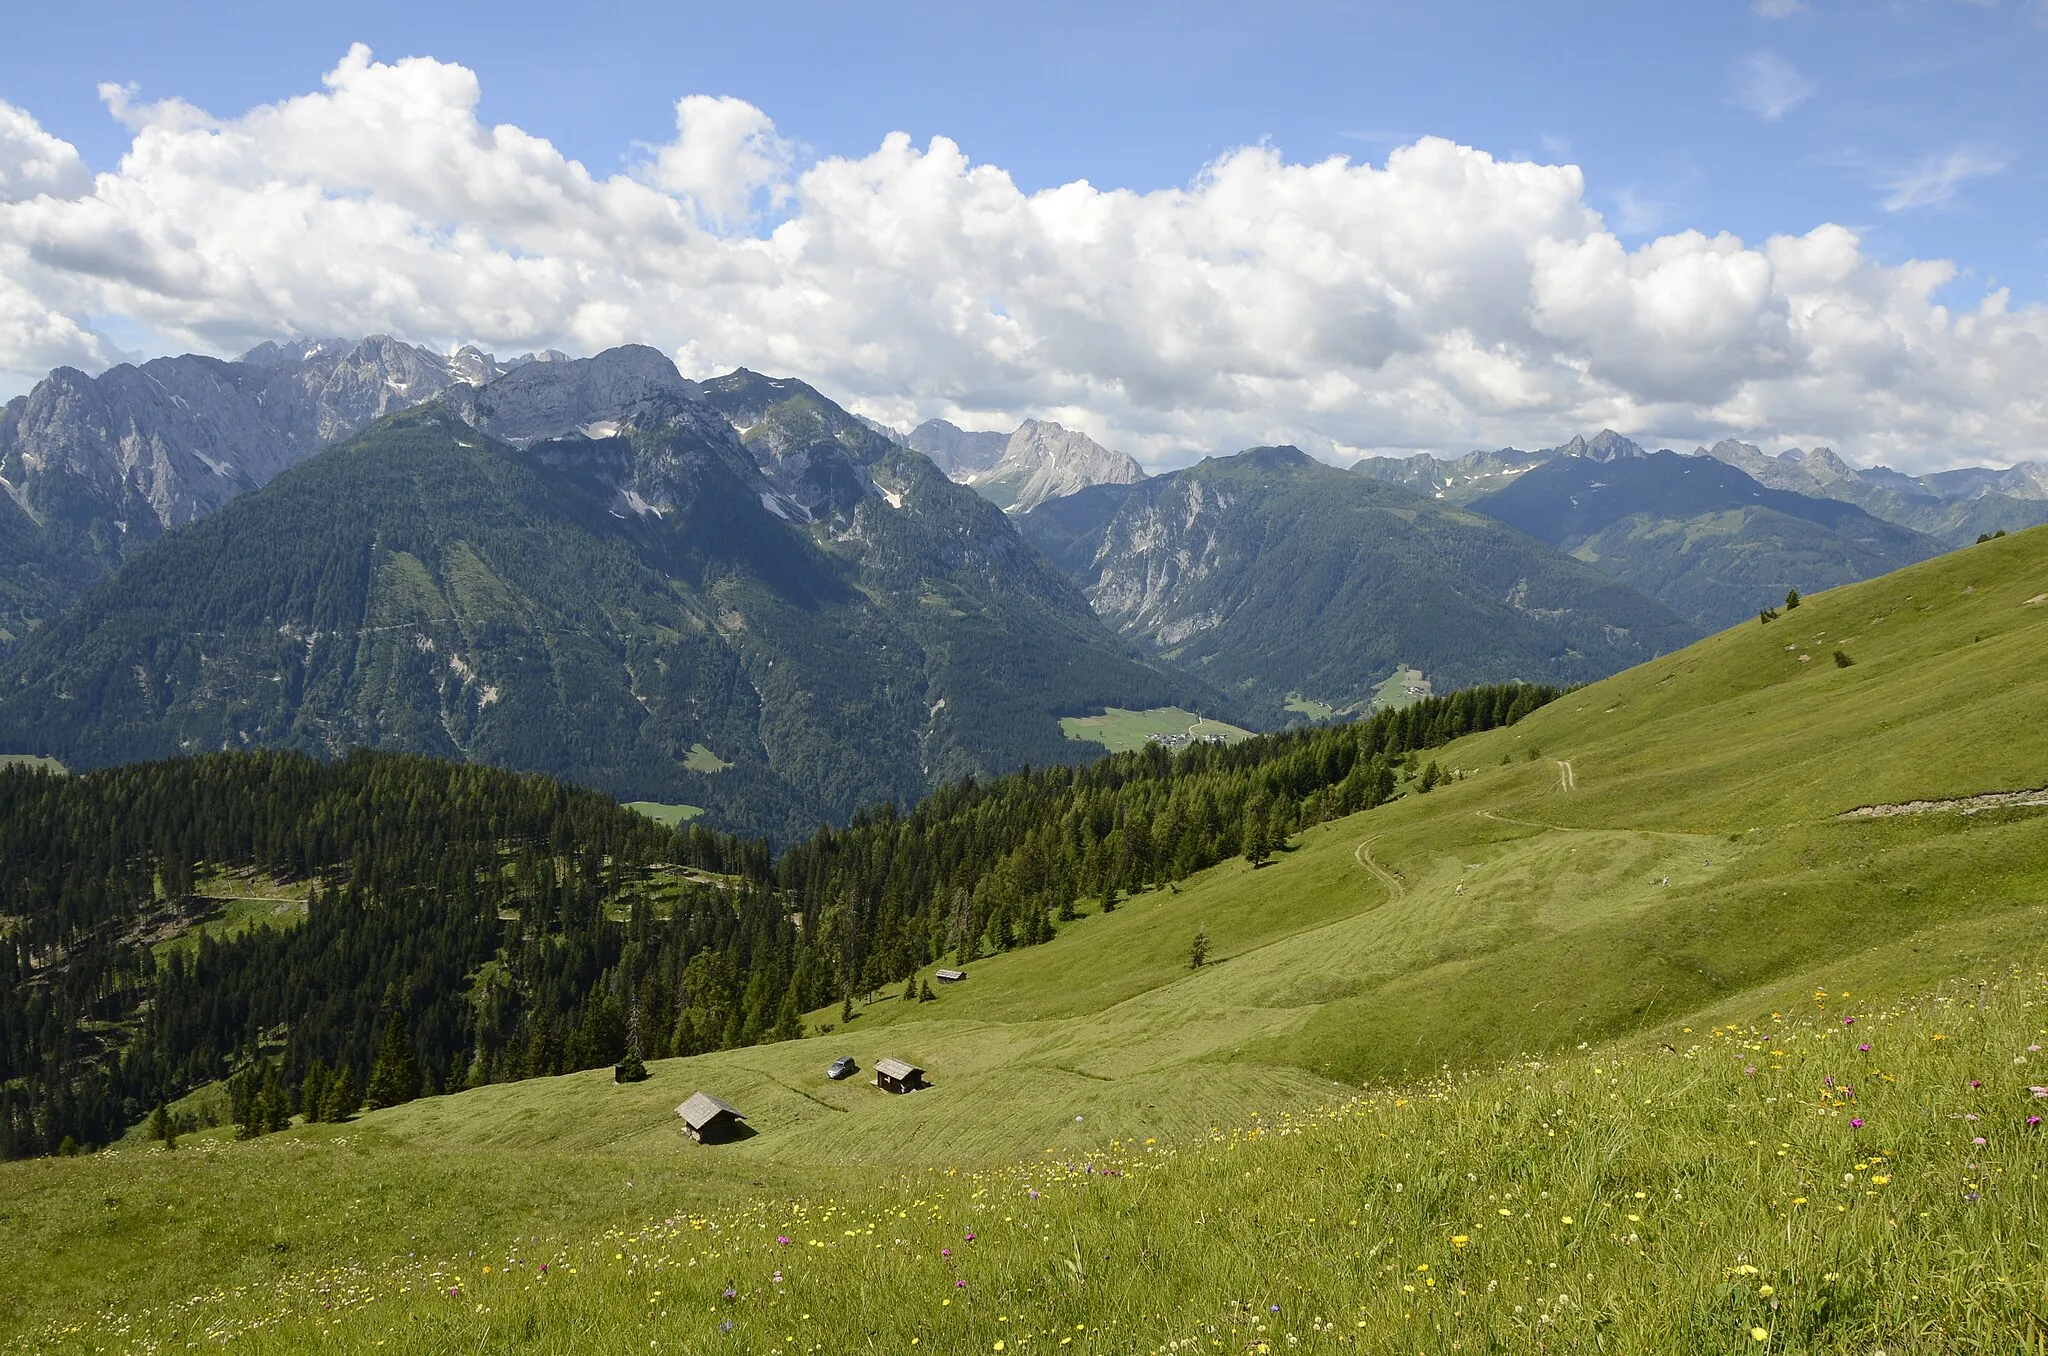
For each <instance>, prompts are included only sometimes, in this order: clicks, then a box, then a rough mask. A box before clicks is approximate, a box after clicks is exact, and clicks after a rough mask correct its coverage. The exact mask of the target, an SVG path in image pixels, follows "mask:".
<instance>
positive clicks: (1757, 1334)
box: [1749, 1328, 1771, 1342]
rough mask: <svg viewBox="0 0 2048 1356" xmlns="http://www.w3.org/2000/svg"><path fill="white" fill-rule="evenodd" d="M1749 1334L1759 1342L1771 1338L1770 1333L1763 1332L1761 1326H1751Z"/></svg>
mask: <svg viewBox="0 0 2048 1356" xmlns="http://www.w3.org/2000/svg"><path fill="white" fill-rule="evenodd" d="M1749 1335H1750V1336H1751V1337H1754V1338H1755V1339H1756V1340H1757V1341H1759V1342H1768V1341H1770V1340H1771V1335H1770V1334H1769V1333H1767V1332H1765V1331H1764V1330H1763V1329H1762V1328H1751V1329H1750V1330H1749Z"/></svg>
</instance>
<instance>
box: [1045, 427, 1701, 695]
mask: <svg viewBox="0 0 2048 1356" xmlns="http://www.w3.org/2000/svg"><path fill="white" fill-rule="evenodd" d="M1021 526H1022V527H1023V529H1024V531H1025V533H1026V535H1028V536H1030V537H1031V538H1032V540H1033V541H1035V542H1037V543H1038V545H1039V548H1040V549H1041V550H1042V551H1044V552H1045V553H1046V555H1047V556H1048V557H1049V558H1051V559H1052V560H1053V561H1054V562H1055V563H1056V564H1059V565H1060V566H1061V567H1062V568H1064V569H1066V570H1067V571H1068V572H1069V573H1070V574H1072V575H1073V577H1074V578H1076V579H1077V580H1079V581H1080V582H1081V583H1082V585H1083V587H1085V588H1086V589H1087V591H1088V597H1089V599H1090V601H1091V602H1092V603H1093V604H1094V605H1095V611H1096V612H1097V614H1098V615H1100V616H1101V617H1102V618H1103V619H1104V620H1106V621H1108V622H1109V623H1110V624H1111V625H1113V626H1115V627H1116V628H1117V629H1118V630H1119V631H1121V632H1122V633H1123V634H1125V635H1127V636H1130V637H1132V638H1134V639H1136V640H1138V641H1140V642H1141V643H1142V644H1143V645H1144V646H1146V647H1147V648H1148V649H1149V650H1150V651H1151V652H1153V653H1154V654H1157V655H1159V656H1160V657H1161V658H1163V659H1167V660H1171V661H1172V662H1174V663H1176V664H1178V665H1180V666H1181V667H1183V668H1185V669H1187V670H1189V671H1191V672H1193V673H1197V674H1199V675H1200V676H1201V677H1203V678H1204V679H1206V680H1207V681H1208V682H1210V683H1212V684H1214V685H1215V686H1216V687H1218V688H1220V689H1222V690H1224V691H1225V692H1228V693H1231V694H1232V695H1234V696H1238V697H1239V698H1240V699H1241V700H1242V701H1243V702H1244V703H1245V704H1246V706H1247V707H1248V708H1250V709H1251V710H1252V711H1253V712H1255V713H1256V714H1257V715H1258V716H1259V717H1260V718H1261V719H1262V720H1264V721H1267V722H1270V723H1278V722H1279V721H1282V720H1285V719H1286V718H1287V716H1286V712H1285V710H1284V707H1285V704H1286V702H1287V701H1288V700H1289V698H1290V697H1291V696H1293V695H1295V694H1300V695H1302V696H1306V697H1308V698H1310V699H1313V700H1315V701H1318V702H1321V703H1324V704H1326V705H1328V706H1331V707H1335V708H1337V709H1339V710H1345V709H1356V708H1358V707H1359V706H1360V705H1361V704H1363V703H1366V702H1368V701H1369V700H1370V699H1371V695H1372V692H1373V689H1374V687H1375V686H1376V685H1377V684H1378V683H1380V682H1381V681H1382V680H1384V679H1385V678H1386V677H1387V676H1388V675H1389V674H1391V673H1392V672H1393V670H1394V669H1395V667H1396V666H1397V665H1402V664H1406V665H1412V666H1414V667H1416V668H1419V669H1421V670H1422V671H1423V672H1424V673H1425V674H1426V675H1427V676H1428V677H1429V678H1430V680H1431V681H1432V682H1433V683H1435V685H1436V686H1437V688H1438V689H1439V690H1446V689H1449V688H1455V687H1462V686H1465V685H1468V684H1471V683H1477V682H1493V681H1500V680H1503V679H1508V678H1521V679H1525V680H1529V681H1541V682H1583V681H1586V680H1589V679H1593V678H1598V677H1601V676H1603V675H1605V674H1608V673H1612V672H1614V671H1615V670H1616V669H1620V668H1624V667H1626V666H1627V665H1629V664H1631V663H1636V662H1639V661H1641V660H1643V659H1646V658H1648V657H1650V656H1651V655H1654V654H1657V653H1660V652H1662V651H1665V650H1669V649H1672V648H1674V647H1676V646H1678V645H1680V644H1683V643H1684V642H1685V641H1687V640H1689V639H1691V638H1692V637H1693V636H1694V635H1696V634H1698V632H1697V631H1696V630H1695V629H1694V628H1692V627H1690V626H1688V625H1687V624H1686V623H1685V622H1683V621H1681V620H1680V619H1679V618H1678V617H1677V616H1675V615H1673V614H1672V613H1671V612H1670V611H1668V610H1667V609H1665V608H1664V607H1663V606H1662V605H1661V604H1658V603H1656V602H1654V601H1652V600H1650V599H1648V598H1645V597H1643V596H1642V595H1640V594H1638V593H1636V592H1634V591H1633V590H1631V589H1628V588H1626V587H1624V586H1622V585H1619V584H1617V583H1615V582H1614V581H1612V580H1610V579H1607V578H1606V577H1605V576H1603V575H1601V574H1600V573H1599V572H1598V571H1596V570H1593V569H1591V568H1590V567H1588V566H1586V565H1584V564H1581V563H1580V562H1578V561H1575V560H1572V559H1570V558H1568V557H1566V556H1564V555H1562V554H1560V553H1558V552H1556V551H1553V550H1551V549H1549V548H1547V547H1545V546H1543V545H1541V544H1540V543H1538V542H1536V541H1534V540H1532V539H1530V538H1529V537H1526V536H1524V535H1522V534H1521V533H1519V532H1515V531H1513V530H1511V529H1509V528H1506V527H1503V526H1502V525H1501V524H1499V523H1496V522H1494V521H1492V520H1491V519H1488V518H1484V517H1481V516H1479V515H1477V514H1473V513H1468V512H1464V511H1462V510H1459V509H1455V508H1450V507H1447V506H1445V505H1443V504H1439V503H1436V502H1434V501H1432V500H1429V499H1426V498H1424V497H1422V496H1421V495H1419V494H1417V493H1415V492H1414V491H1411V490H1407V489H1404V488H1401V487H1399V486H1396V485H1391V484H1387V483H1384V482H1381V481H1378V480H1375V479H1372V478H1370V477H1367V476H1361V475H1353V474H1349V473H1347V472H1343V471H1339V470H1337V469H1336V468H1334V467H1331V466H1327V465H1324V464H1323V463H1321V462H1318V461H1316V460H1314V459H1313V458H1311V457H1309V456H1307V455H1306V454H1304V453H1302V452H1300V451H1297V450H1296V449H1293V448H1256V449H1253V450H1251V451H1249V452H1244V453H1240V454H1238V455H1237V456H1234V457H1211V458H1209V459H1207V460H1204V461H1202V462H1200V463H1199V464H1197V465H1195V466H1191V467H1189V468H1187V469H1186V470H1182V471H1176V472H1174V473H1172V474H1171V475H1165V476H1159V477H1156V478H1154V479H1151V480H1147V481H1144V482H1142V483H1140V484H1138V485H1134V486H1127V487H1126V486H1114V487H1113V486H1097V487H1095V488H1093V489H1089V490H1084V491H1082V492H1081V493H1079V494H1076V495H1073V496H1070V497H1068V498H1064V499H1056V500H1053V501H1051V502H1050V503H1048V504H1046V505H1044V506H1043V507H1041V508H1040V509H1038V510H1037V511H1036V512H1033V513H1029V514H1026V515H1024V517H1023V519H1022V522H1021Z"/></svg>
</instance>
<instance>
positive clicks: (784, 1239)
mask: <svg viewBox="0 0 2048 1356" xmlns="http://www.w3.org/2000/svg"><path fill="white" fill-rule="evenodd" d="M775 1241H776V1242H777V1243H780V1244H781V1245H782V1246H783V1247H785V1248H786V1247H788V1246H789V1235H788V1234H777V1235H775Z"/></svg>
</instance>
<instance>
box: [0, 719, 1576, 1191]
mask: <svg viewBox="0 0 2048 1356" xmlns="http://www.w3.org/2000/svg"><path fill="white" fill-rule="evenodd" d="M1556 695H1557V693H1556V690H1555V689H1551V688H1543V687H1533V686H1528V685H1520V684H1510V685H1502V686H1496V687H1484V688H1473V689H1468V690H1466V691H1462V692H1458V693H1455V694H1452V695H1449V696H1445V697H1436V698H1431V699H1428V700H1426V701H1423V702H1420V703H1417V704H1415V705H1412V706H1409V707H1405V708H1403V709H1400V710H1397V711H1387V712H1382V713H1380V714H1378V715H1375V716H1373V717H1371V718H1369V719H1366V720H1362V721H1358V722H1354V723H1349V724H1342V725H1334V726H1322V727H1316V728H1309V729H1302V730H1294V731H1289V732H1286V733H1281V734H1273V735H1265V736H1260V737H1258V738H1255V739H1252V740H1248V741H1246V742H1245V743H1242V744H1239V745H1236V746H1224V745H1221V744H1195V745H1193V746H1191V747H1189V748H1186V749H1184V750H1182V751H1180V752H1178V753H1169V752H1168V751H1167V750H1165V749H1164V748H1161V747H1160V746H1158V745H1151V746H1148V747H1147V748H1145V749H1144V750H1142V751H1138V752H1133V753H1125V754H1116V755H1112V756H1110V757H1107V758H1104V759H1102V760H1101V761H1099V762H1097V763H1095V764H1093V765H1092V766H1089V767H1085V768H1074V767H1069V766H1056V767H1050V768H1044V769H1037V770H1032V769H1026V770H1024V771H1021V772H1018V773H1015V774H1013V775H1010V776H1006V777H1002V778H999V779H996V780H993V781H989V782H985V783H976V782H971V781H970V782H963V783H959V784H956V785H953V786H949V787H945V788H943V789H941V790H939V791H937V792H935V793H933V794H932V795H930V796H929V797H927V798H926V799H925V800H923V801H922V802H920V803H919V804H918V805H916V806H915V807H914V808H911V809H908V810H903V809H899V808H898V807H896V806H893V805H884V806H881V807H879V808H877V809H875V810H872V811H868V812H864V813H863V814H860V815H857V816H856V817H855V818H854V819H853V821H852V822H851V823H850V824H849V825H847V826H846V827H844V828H827V829H824V830H821V831H820V832H818V833H817V834H815V835H814V836H812V837H811V838H809V839H808V840H805V841H803V842H800V843H798V844H796V845H795V846H792V847H790V848H789V849H787V850H786V851H785V852H783V854H782V855H781V857H780V858H779V859H775V858H773V857H771V854H770V851H769V849H768V847H767V845H766V844H765V843H763V842H759V841H749V840H745V839H741V838H737V837H734V836H730V835H724V834H718V833H713V832H710V831H707V830H702V829H695V828H687V827H685V828H670V827H665V826H663V825H660V824H657V823H655V822H653V821H652V820H649V819H646V818H644V817H642V816H640V815H638V814H636V813H634V812H632V811H629V810H626V809H624V808H622V807H620V806H618V805H617V804H615V803H614V802H612V801H611V800H610V799H608V798H607V797H604V796H602V795H599V794H597V793H596V792H592V791H588V790H583V789H580V788H576V787H571V786H567V785H564V784H562V783H559V782H554V781H551V780H548V779H546V778H542V777H537V776H530V775H521V774H515V773H508V772H503V771H499V770H496V769H491V768H485V767H477V766H466V765H459V764H453V763H446V762H440V761H436V760H432V759H427V758H420V757H412V756H405V755H393V754H380V753H370V752H358V753H355V754H352V755H350V756H348V757H346V758H342V759H340V760H337V761H334V762H321V761H318V760H315V759H312V758H308V757H304V756H301V755H298V754H292V753H282V752H251V753H225V754H208V755H204V756H200V757H195V758H184V759H173V760H169V761H164V762H156V763H147V764H139V765H135V766H129V767H120V768H112V769H107V770H104V771H99V772H94V773H91V774H89V775H86V776H79V777H67V776H62V775H58V774H54V773H51V772H46V771H38V770H33V769H30V768H27V767H12V768H8V769H6V770H4V771H0V1154H4V1155H5V1156H7V1157H20V1156H24V1155H32V1154H39V1153H53V1152H60V1151H63V1150H65V1149H66V1148H67V1147H76V1148H90V1147H92V1146H94V1145H99V1144H105V1143H107V1142H109V1141H111V1140H113V1139H115V1138H117V1137H119V1136H120V1135H121V1134H123V1133H124V1132H125V1131H126V1130H127V1129H128V1127H130V1126H132V1125H134V1124H136V1123H138V1122H140V1121H142V1120H144V1119H146V1118H149V1117H150V1116H151V1115H152V1113H153V1112H154V1111H155V1110H156V1109H157V1108H158V1107H160V1106H164V1105H166V1104H168V1103H170V1102H172V1101H173V1100H175V1099H177V1098H179V1097H181V1096H183V1095H185V1094H187V1093H189V1092H191V1091H193V1090H195V1089H199V1088H202V1087H205V1086H207V1085H209V1084H212V1083H216V1082H224V1083H225V1084H226V1085H227V1090H228V1100H229V1103H230V1105H231V1106H232V1114H233V1116H234V1118H235V1120H236V1122H237V1124H239V1125H240V1126H241V1127H242V1132H243V1133H244V1134H261V1133H264V1132H265V1131H267V1130H270V1129H275V1128H279V1127H281V1126H282V1125H283V1124H285V1123H287V1122H288V1121H289V1119H290V1117H291V1116H292V1115H293V1114H302V1115H304V1116H306V1117H308V1118H309V1119H322V1120H327V1119H343V1118H346V1117H347V1116H349V1115H351V1114H353V1113H354V1112H355V1111H356V1110H357V1109H358V1108H359V1107H361V1106H362V1105H364V1104H365V1100H366V1099H367V1100H368V1102H369V1103H370V1104H372V1105H390V1104H392V1103H394V1102H399V1101H405V1100H409V1099H410V1098H412V1097H416V1096H421V1095H431V1094H435V1093H439V1092H444V1091H454V1090H456V1089H459V1088H464V1087H470V1086H476V1085H479V1084H483V1083H489V1082H501V1081H508V1080H513V1079H520V1078H530V1077H537V1076H544V1075H551V1074H559V1073H566V1072H569V1071H572V1070H575V1069H584V1068H594V1067H602V1066H606V1065H613V1064H618V1063H621V1062H622V1061H624V1062H627V1063H628V1064H629V1065H630V1063H631V1062H632V1061H635V1060H639V1059H658V1058H666V1057H670V1056H675V1055H686V1054H694V1053H699V1052H702V1051H707V1050H714V1049H720V1048H724V1047H729V1046H735V1045H746V1044H752V1043H756V1042H761V1041H768V1040H782V1039H789V1038H793V1037H796V1036H798V1035H801V1034H802V1033H803V1022H802V1014H804V1013H805V1012H808V1011H811V1010H814V1009H818V1008H823V1007H827V1006H829V1005H833V1004H841V1003H845V1002H848V1001H849V1000H853V999H858V998H862V997H868V996H872V995H874V994H877V993H879V992H880V991H882V990H883V989H885V988H888V987H892V986H896V985H902V984H905V983H906V981H908V982H909V983H911V984H912V985H915V981H916V976H917V972H918V970H919V969H920V968H922V967H924V966H926V965H928V964H930V963H932V962H933V961H935V960H938V959H939V958H941V957H952V958H956V959H957V960H959V961H966V960H971V959H973V958H974V957H975V956H977V955H982V954H986V953H987V952H989V951H992V950H1003V949H1008V948H1012V947H1018V946H1029V945H1033V944H1036V943H1040V942H1044V941H1046V940H1048V939H1050V938H1051V937H1052V936H1053V935H1054V933H1055V932H1056V930H1057V929H1058V927H1059V925H1060V923H1061V922H1063V921H1066V920H1070V919H1073V918H1075V917H1077V916H1078V907H1079V906H1081V905H1083V904H1093V905H1094V906H1095V907H1099V908H1114V907H1115V906H1116V904H1117V902H1118V901H1119V900H1120V899H1122V898H1125V897H1127V896H1128V895H1130V894H1132V893H1134V892H1138V891H1142V890H1146V889H1150V888H1157V887H1161V886H1164V885H1166V884H1167V883H1170V882H1173V881H1177V880H1180V879H1182V878H1185V877H1187V876H1189V875H1191V874H1193V873H1194V872H1197V871H1200V870H1203V869H1204V868H1206V867H1209V866H1213V865H1215V864H1216V863H1217V862H1219V861H1222V860H1224V859H1225V858H1229V857H1233V856H1237V855H1240V854H1241V853H1244V852H1246V851H1247V850H1249V851H1251V852H1253V853H1255V854H1259V853H1267V852H1270V851H1272V850H1273V848H1274V847H1277V846H1281V845H1284V844H1285V843H1286V841H1287V839H1288V838H1289V836H1290V835H1292V834H1295V833H1298V832H1299V831H1300V830H1302V829H1303V828H1306V827H1308V826H1310V825H1312V824H1316V823H1320V822H1323V821H1326V820H1329V819H1333V818H1336V817H1338V816H1341V815H1346V814H1351V813H1354V812H1356V811H1359V810H1363V809H1368V808H1371V807H1372V806H1374V805H1377V804H1380V803H1382V802H1383V801H1385V800H1387V799H1389V798H1390V797H1392V796H1394V795H1395V794H1397V793H1398V791H1399V788H1400V785H1401V782H1400V776H1401V773H1402V772H1403V771H1412V770H1413V764H1414V762H1415V760H1414V758H1413V757H1412V755H1413V754H1414V753H1415V752H1416V751H1418V750H1422V749H1427V748H1430V747H1434V746H1436V745H1439V744H1442V743H1445V742H1447V741H1449V740H1451V739H1454V738H1456V737H1458V736H1460V735H1463V734H1468V733H1471V732H1474V731H1478V730H1484V729H1490V728H1493V727H1496V726H1499V725H1504V724H1509V723H1512V722H1513V721H1515V720H1518V719H1520V718H1521V717H1522V716H1523V715H1525V714H1526V713H1527V712H1529V711H1531V710H1534V709H1535V708H1536V707H1538V706H1540V705H1542V704H1543V703H1544V702H1546V701H1549V700H1551V699H1552V698H1553V697H1555V696H1556ZM1434 767H1435V765H1434V764H1431V769H1434ZM1434 780H1435V779H1434V778H1433V777H1422V778H1418V779H1416V781H1415V782H1414V786H1415V788H1416V789H1417V790H1418V791H1427V789H1428V786H1429V785H1430V784H1433V782H1434ZM220 871H253V872H258V873H261V874H262V875H263V876H264V877H265V878H268V879H270V880H273V881H289V882H300V883H305V884H307V885H309V887H310V893H309V896H308V900H307V905H306V908H305V911H304V915H303V919H302V920H295V921H291V922H288V923H285V924H270V923H265V924H259V925H257V926H254V927H252V928H249V929H248V930H245V931H241V932H239V933H233V932H231V931H224V930H216V929H213V928H211V927H209V926H208V909H209V907H211V906H210V905H209V903H208V901H207V900H206V898H205V897H204V892H203V891H202V890H200V889H198V883H199V882H200V881H201V880H202V878H203V877H205V876H206V875H207V873H214V872H220ZM195 930H196V932H197V938H196V945H177V946H166V945H164V943H165V942H167V941H169V940H171V939H174V938H178V937H180V936H187V937H188V940H189V934H190V933H192V932H193V931H195ZM908 991H909V990H906V992H908Z"/></svg>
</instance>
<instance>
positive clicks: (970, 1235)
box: [967, 1229, 974, 1243]
mask: <svg viewBox="0 0 2048 1356" xmlns="http://www.w3.org/2000/svg"><path fill="white" fill-rule="evenodd" d="M967 1241H968V1242H969V1243H972V1242H973V1241H974V1230H972V1229H969V1230H968V1231H967Z"/></svg>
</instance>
